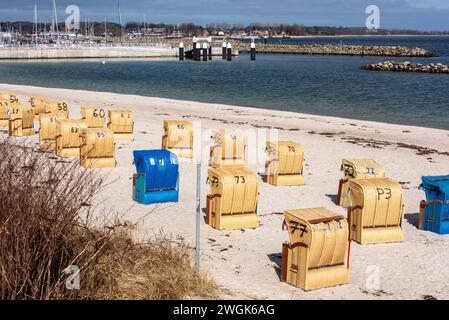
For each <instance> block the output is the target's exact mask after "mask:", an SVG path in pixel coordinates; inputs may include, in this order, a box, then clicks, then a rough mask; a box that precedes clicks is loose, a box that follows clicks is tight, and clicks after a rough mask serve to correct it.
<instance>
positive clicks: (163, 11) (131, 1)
mask: <svg viewBox="0 0 449 320" xmlns="http://www.w3.org/2000/svg"><path fill="white" fill-rule="evenodd" d="M56 2H57V6H58V15H59V20H63V17H64V16H65V13H64V11H65V7H66V6H68V5H72V4H74V5H78V6H79V7H80V9H81V15H82V19H87V18H89V19H90V20H104V19H108V20H110V21H117V20H118V18H117V16H118V14H117V11H118V10H117V0H95V1H93V0H57V1H56ZM120 2H121V11H122V17H123V20H124V21H143V19H144V15H145V16H146V20H147V21H151V22H166V23H181V22H195V23H198V24H207V23H211V22H228V23H251V22H261V23H301V24H305V25H332V26H364V23H365V18H366V15H365V8H366V7H367V6H368V5H372V4H374V5H378V6H379V7H380V10H381V26H382V27H383V28H410V29H420V30H449V19H448V17H449V1H448V0H277V1H276V0H194V1H191V2H190V1H185V0H127V1H126V0H121V1H120ZM35 3H37V5H38V10H39V17H40V20H43V21H50V20H51V18H50V15H51V14H50V12H51V1H50V0H2V1H1V3H0V20H3V21H6V20H9V21H15V20H28V21H31V20H32V18H33V12H34V4H35Z"/></svg>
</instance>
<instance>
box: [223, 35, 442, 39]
mask: <svg viewBox="0 0 449 320" xmlns="http://www.w3.org/2000/svg"><path fill="white" fill-rule="evenodd" d="M355 37H359V38H365V37H366V38H389V37H391V38H397V37H449V34H391V35H384V34H361V35H351V34H345V35H314V36H289V37H287V38H283V37H271V38H268V39H276V40H288V39H313V38H355ZM232 39H235V40H249V39H250V38H249V37H247V38H232ZM261 39H262V38H261Z"/></svg>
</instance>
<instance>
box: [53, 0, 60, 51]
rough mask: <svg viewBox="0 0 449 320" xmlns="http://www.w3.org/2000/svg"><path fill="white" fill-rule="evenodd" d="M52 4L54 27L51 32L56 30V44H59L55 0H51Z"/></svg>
mask: <svg viewBox="0 0 449 320" xmlns="http://www.w3.org/2000/svg"><path fill="white" fill-rule="evenodd" d="M52 5H53V22H54V26H55V28H53V32H54V31H56V38H57V44H59V27H58V14H57V9H56V0H53V1H52Z"/></svg>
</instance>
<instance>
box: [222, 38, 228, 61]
mask: <svg viewBox="0 0 449 320" xmlns="http://www.w3.org/2000/svg"><path fill="white" fill-rule="evenodd" d="M226 48H227V44H226V41H223V45H222V47H221V57H222V58H223V60H226Z"/></svg>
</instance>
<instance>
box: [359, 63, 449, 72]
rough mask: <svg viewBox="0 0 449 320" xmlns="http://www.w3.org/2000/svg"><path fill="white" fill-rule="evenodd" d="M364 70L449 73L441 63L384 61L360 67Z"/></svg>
mask: <svg viewBox="0 0 449 320" xmlns="http://www.w3.org/2000/svg"><path fill="white" fill-rule="evenodd" d="M362 68H363V69H366V70H374V71H396V72H426V73H449V65H446V64H442V63H431V64H421V63H411V62H408V61H406V62H394V61H385V62H379V63H373V64H366V65H364V66H363V67H362Z"/></svg>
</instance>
